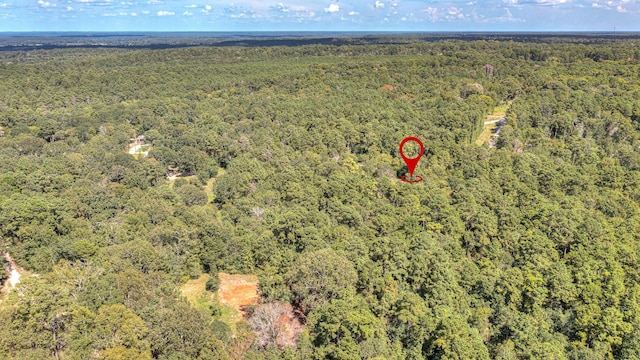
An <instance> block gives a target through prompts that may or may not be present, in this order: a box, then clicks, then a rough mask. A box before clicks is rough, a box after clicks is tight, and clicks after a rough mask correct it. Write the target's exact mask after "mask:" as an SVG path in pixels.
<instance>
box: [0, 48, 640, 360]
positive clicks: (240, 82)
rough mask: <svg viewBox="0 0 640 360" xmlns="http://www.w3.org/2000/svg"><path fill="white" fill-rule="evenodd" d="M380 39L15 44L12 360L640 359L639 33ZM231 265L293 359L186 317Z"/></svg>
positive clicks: (8, 89)
mask: <svg viewBox="0 0 640 360" xmlns="http://www.w3.org/2000/svg"><path fill="white" fill-rule="evenodd" d="M385 39H386V40H385V41H383V42H384V44H361V42H366V41H364V40H361V39H360V40H359V39H346V38H345V39H344V42H343V44H344V45H342V46H334V45H320V44H315V45H301V46H291V47H279V46H273V47H192V48H188V47H186V48H185V47H182V48H170V49H158V50H140V49H134V48H131V49H110V50H109V51H103V50H101V49H65V50H37V51H31V52H13V51H3V52H0V58H1V60H2V61H0V63H1V64H2V65H0V99H2V100H1V101H0V127H2V129H0V131H1V132H2V133H1V135H0V241H1V242H2V244H1V245H2V249H3V251H5V250H6V251H7V252H8V253H9V254H11V256H12V257H13V258H14V259H15V261H16V263H17V264H18V265H19V266H21V267H22V268H24V269H26V270H27V272H25V273H23V277H22V279H21V282H20V283H19V284H18V286H17V287H16V288H15V289H11V290H9V292H8V294H6V296H4V298H3V299H2V302H0V322H2V324H3V326H2V327H0V358H3V359H4V358H11V359H48V358H59V359H66V358H68V359H87V358H92V357H100V358H105V359H106V358H109V359H134V358H135V359H138V358H140V359H144V358H156V359H183V358H184V359H187V358H196V359H197V358H200V359H225V358H255V359H263V358H265V359H313V358H316V359H324V358H334V359H349V358H354V359H363V358H364V359H382V358H384V359H422V358H429V359H431V358H433V359H436V358H439V359H487V358H496V359H547V358H550V359H584V358H593V359H602V358H609V359H610V358H615V359H618V358H619V359H627V358H629V359H633V358H638V357H639V356H640V355H639V353H638V348H640V338H639V337H638V335H637V334H638V333H639V332H640V300H639V299H640V290H639V287H638V286H639V285H638V283H639V281H640V277H639V276H638V269H639V268H640V260H639V258H638V256H637V254H638V250H639V245H638V244H640V235H639V234H640V154H639V150H638V149H639V148H640V147H639V146H640V132H639V131H640V130H639V129H640V126H639V124H640V106H638V99H640V78H639V77H638V64H639V62H640V52H639V51H638V50H637V49H638V40H637V39H635V38H633V37H632V36H631V37H629V38H627V39H612V38H580V39H574V38H570V37H562V38H537V39H538V41H539V42H540V43H532V42H511V41H509V42H500V41H462V40H460V41H444V40H443V41H431V42H425V41H421V40H420V38H419V37H412V36H407V37H401V38H397V37H389V38H385ZM350 41H352V42H353V44H350ZM399 41H404V42H405V43H394V42H399ZM356 43H357V44H358V45H356ZM5 60H6V61H5ZM387 84H389V85H392V86H393V87H394V89H393V90H389V89H385V88H383V87H384V85H387ZM494 107H498V108H499V109H500V110H501V111H505V113H506V125H505V126H504V127H503V128H502V130H501V132H500V136H499V137H498V139H497V142H496V147H495V148H489V147H486V146H484V147H480V146H476V145H475V144H474V142H475V140H476V138H477V136H478V134H479V131H480V130H481V129H482V125H483V124H482V122H483V118H484V117H485V116H486V115H487V114H490V113H492V112H493V110H494ZM139 134H145V137H146V139H145V141H146V145H149V146H150V148H149V154H148V156H146V157H145V156H136V157H134V156H131V155H129V154H128V153H127V151H126V149H127V148H128V146H129V143H130V139H131V138H133V137H135V136H136V135H139ZM407 136H417V137H418V138H420V139H421V140H422V142H423V143H424V144H425V147H426V153H425V155H424V157H423V158H422V159H421V161H420V163H419V164H418V167H417V169H416V174H418V175H420V176H422V177H423V178H424V181H423V182H421V183H417V184H405V183H402V182H400V181H399V179H398V178H399V177H400V176H402V175H403V174H404V173H405V172H406V171H407V170H406V168H405V167H404V164H403V163H402V161H401V159H400V157H399V153H398V144H399V143H400V141H401V140H402V139H403V138H405V137H407ZM168 173H174V174H180V176H179V177H178V179H177V180H175V182H174V183H173V185H171V183H170V182H169V181H168V180H167V179H166V176H167V175H168ZM205 185H206V186H207V187H206V188H204V186H205ZM209 186H210V187H209ZM205 189H206V190H205ZM209 195H210V197H209ZM210 198H211V199H212V200H211V201H209V199H210ZM218 271H225V272H230V273H242V272H245V273H252V274H255V275H258V277H259V279H260V290H261V293H262V296H263V297H264V300H265V301H268V302H290V303H292V304H293V305H294V306H295V307H296V311H298V312H297V314H298V315H299V316H300V317H301V318H303V319H304V320H306V324H305V329H304V331H303V332H302V333H301V335H300V336H299V338H298V343H297V349H295V350H294V349H292V348H278V347H277V346H267V345H265V344H264V343H261V345H262V346H259V344H258V343H259V340H256V336H255V335H254V334H253V331H252V328H251V327H250V326H249V325H248V324H245V323H242V322H241V323H239V324H237V326H235V327H233V329H234V330H233V331H232V330H231V329H232V327H229V326H228V325H227V324H225V323H224V322H222V321H221V320H220V319H219V316H220V311H219V309H220V307H216V306H214V307H213V308H211V309H207V310H206V311H204V312H200V310H196V309H194V308H192V307H191V306H190V305H189V304H187V303H186V302H184V301H183V300H181V299H180V293H179V291H178V288H179V286H180V284H181V283H183V282H184V281H186V280H187V279H189V278H194V277H197V276H199V275H200V274H201V273H202V272H208V273H210V274H215V273H217V272H218ZM34 273H35V274H38V275H35V274H34ZM31 275H33V276H31ZM0 278H2V279H5V278H6V275H5V274H2V275H0ZM216 280H218V278H217V276H212V277H211V278H210V282H208V283H207V290H209V291H216V290H217V288H218V286H219V284H218V283H216ZM217 306H219V305H217ZM265 319H267V320H269V319H272V317H265ZM267 325H270V324H267ZM267 325H265V326H263V327H262V328H267V329H268V328H270V327H269V326H267ZM272 343H273V342H271V343H269V344H272Z"/></svg>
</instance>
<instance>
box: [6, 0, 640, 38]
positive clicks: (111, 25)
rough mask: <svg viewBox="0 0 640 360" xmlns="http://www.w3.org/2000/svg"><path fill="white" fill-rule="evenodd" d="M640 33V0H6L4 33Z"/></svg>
mask: <svg viewBox="0 0 640 360" xmlns="http://www.w3.org/2000/svg"><path fill="white" fill-rule="evenodd" d="M614 27H615V29H616V30H617V31H640V0H488V1H480V0H356V1H345V0H273V1H269V0H267V1H258V0H224V1H221V0H188V1H182V0H0V31H2V32H5V31H288V30H299V31H304V30H310V31H311V30H313V31H316V30H317V31H472V30H477V31H572V30H575V31H611V30H613V29H614Z"/></svg>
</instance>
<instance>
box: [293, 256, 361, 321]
mask: <svg viewBox="0 0 640 360" xmlns="http://www.w3.org/2000/svg"><path fill="white" fill-rule="evenodd" d="M286 279H287V280H286V281H287V284H288V285H289V288H290V289H291V293H292V295H293V297H292V299H293V303H294V304H295V305H297V306H299V307H300V309H301V310H302V311H304V312H305V313H308V312H309V311H311V310H312V309H314V308H316V307H318V306H320V305H321V304H322V303H323V302H326V301H329V300H331V299H334V298H336V297H338V296H339V294H340V293H341V292H344V291H349V290H355V289H354V286H355V284H356V281H357V280H358V275H357V274H356V271H355V269H354V267H353V264H352V263H351V262H350V261H349V260H348V259H346V258H345V257H343V256H341V255H339V254H337V253H336V252H335V251H333V250H332V249H322V250H317V251H312V252H307V253H304V254H303V255H302V256H301V257H300V258H299V260H298V262H297V263H296V264H295V265H294V266H293V267H292V269H291V270H290V271H289V272H288V273H287V275H286Z"/></svg>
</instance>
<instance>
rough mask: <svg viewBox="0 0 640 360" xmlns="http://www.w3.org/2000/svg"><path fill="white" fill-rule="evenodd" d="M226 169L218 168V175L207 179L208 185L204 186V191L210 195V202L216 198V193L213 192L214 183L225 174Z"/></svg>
mask: <svg viewBox="0 0 640 360" xmlns="http://www.w3.org/2000/svg"><path fill="white" fill-rule="evenodd" d="M225 173H226V171H225V170H224V169H223V168H218V175H216V176H215V177H212V178H210V179H209V181H207V185H206V186H205V188H204V191H205V192H206V193H207V196H208V197H209V202H212V201H213V199H215V195H214V194H213V183H214V182H216V179H217V178H218V177H220V176H222V175H224V174H225Z"/></svg>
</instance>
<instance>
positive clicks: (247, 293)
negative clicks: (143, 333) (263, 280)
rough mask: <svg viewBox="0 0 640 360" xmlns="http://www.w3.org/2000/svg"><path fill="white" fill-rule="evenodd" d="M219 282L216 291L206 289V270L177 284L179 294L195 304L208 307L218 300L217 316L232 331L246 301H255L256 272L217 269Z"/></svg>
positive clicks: (242, 315)
mask: <svg viewBox="0 0 640 360" xmlns="http://www.w3.org/2000/svg"><path fill="white" fill-rule="evenodd" d="M218 276H219V278H220V286H219V288H218V292H217V293H211V292H209V291H207V289H206V285H207V280H209V277H210V275H209V274H202V275H200V276H199V277H198V278H197V279H191V280H189V281H187V282H186V283H185V284H184V285H182V286H181V287H180V291H181V292H182V295H183V296H184V297H186V298H187V300H189V303H191V305H192V306H193V307H195V308H198V309H202V310H205V311H210V309H211V307H212V306H215V305H216V304H220V305H219V306H220V311H221V314H220V320H221V321H223V322H224V323H226V324H227V325H229V327H230V328H231V331H232V332H234V333H235V329H236V324H237V323H238V322H240V321H244V315H245V313H244V309H245V307H246V306H247V305H253V304H256V303H258V301H259V299H260V295H259V294H258V277H257V276H255V275H229V274H225V273H218Z"/></svg>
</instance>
